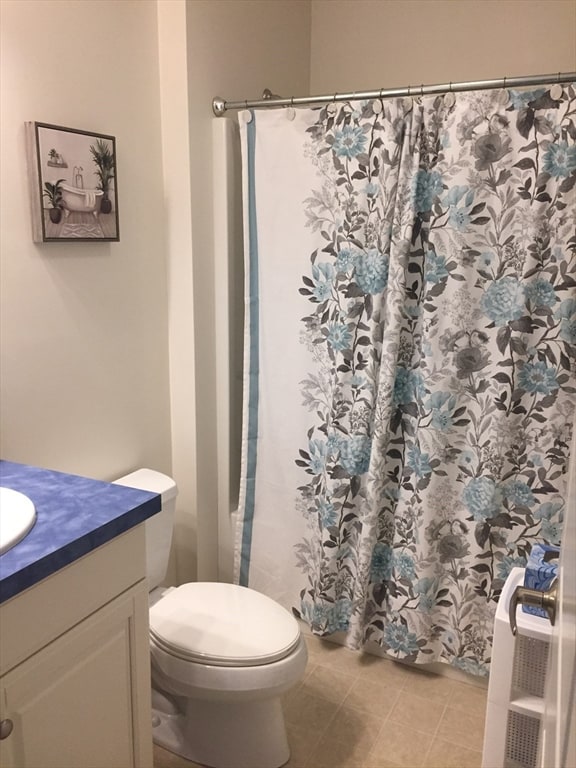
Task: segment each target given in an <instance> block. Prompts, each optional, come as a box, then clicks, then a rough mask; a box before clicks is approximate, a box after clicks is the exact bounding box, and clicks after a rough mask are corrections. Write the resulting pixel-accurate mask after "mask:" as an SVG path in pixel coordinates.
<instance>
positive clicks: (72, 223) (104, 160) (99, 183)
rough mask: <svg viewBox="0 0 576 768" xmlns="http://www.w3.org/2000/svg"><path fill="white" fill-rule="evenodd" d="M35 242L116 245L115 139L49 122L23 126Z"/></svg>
mask: <svg viewBox="0 0 576 768" xmlns="http://www.w3.org/2000/svg"><path fill="white" fill-rule="evenodd" d="M26 148H27V160H28V174H29V177H30V185H29V186H30V204H31V212H32V238H33V240H34V242H35V243H55V242H58V243H61V242H75V243H77V242H82V241H84V242H95V241H96V242H117V241H119V240H120V227H119V215H118V174H117V163H116V139H115V137H114V136H108V135H106V134H103V133H94V132H88V131H82V130H79V129H77V128H65V127H63V126H60V125H51V124H49V123H40V122H28V123H26Z"/></svg>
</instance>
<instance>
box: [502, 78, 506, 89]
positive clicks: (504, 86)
mask: <svg viewBox="0 0 576 768" xmlns="http://www.w3.org/2000/svg"><path fill="white" fill-rule="evenodd" d="M502 87H503V88H506V75H504V81H503V84H502Z"/></svg>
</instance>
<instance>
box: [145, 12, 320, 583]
mask: <svg viewBox="0 0 576 768" xmlns="http://www.w3.org/2000/svg"><path fill="white" fill-rule="evenodd" d="M158 14H159V19H160V31H161V37H160V70H161V77H162V85H163V94H162V125H163V132H164V135H165V142H164V165H165V169H168V168H170V169H171V170H170V171H169V172H166V180H165V188H166V194H167V200H169V201H176V205H177V210H178V211H179V213H178V215H175V210H176V208H174V207H173V204H172V202H170V205H169V208H170V211H171V215H170V225H169V233H168V241H169V243H170V247H169V273H170V278H169V280H170V286H171V294H170V324H171V333H170V358H171V377H172V431H173V468H174V477H175V478H176V481H177V483H178V487H179V489H180V494H179V501H178V514H177V524H178V536H177V563H178V578H179V580H180V581H183V580H189V579H193V578H196V577H198V578H199V579H216V578H218V513H217V486H218V475H217V457H216V451H217V445H216V408H217V402H216V378H215V360H216V357H215V348H216V345H217V344H218V339H217V338H216V334H215V322H216V306H215V297H214V253H213V227H214V222H213V213H212V194H213V189H212V123H213V121H214V120H215V119H216V118H214V117H213V114H212V98H213V97H214V96H217V95H220V96H222V97H224V98H226V99H229V100H234V99H235V98H248V97H254V98H259V97H260V95H261V94H262V91H263V89H264V88H265V87H272V88H275V89H279V90H280V91H281V92H292V91H298V92H307V91H308V87H309V52H310V2H309V1H308V0H302V1H300V0H299V2H297V3H294V2H292V0H274V2H261V0H189V1H188V2H182V0H160V2H159V3H158ZM162 30H164V32H162ZM184 32H185V35H186V37H185V39H184V37H183V35H184ZM182 61H187V71H186V73H185V77H184V76H183V75H182V72H181V65H179V64H178V63H177V62H182ZM170 73H172V74H170ZM185 88H187V97H188V101H187V103H184V102H183V95H184V89H185ZM231 117H232V119H235V115H234V114H233V115H231ZM183 133H187V139H185V138H184V136H183ZM183 194H184V195H185V196H186V195H187V196H188V199H189V201H190V209H189V210H190V211H191V215H190V216H189V218H186V213H185V210H184V206H183V205H181V203H182V195H183ZM191 268H192V271H191ZM192 321H193V323H194V326H193V327H191V325H190V324H191V322H192ZM192 345H193V346H192ZM191 353H193V357H192V356H191ZM196 554H197V559H196V557H195V555H196Z"/></svg>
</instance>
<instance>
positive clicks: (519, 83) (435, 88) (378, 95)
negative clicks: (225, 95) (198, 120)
mask: <svg viewBox="0 0 576 768" xmlns="http://www.w3.org/2000/svg"><path fill="white" fill-rule="evenodd" d="M572 80H574V81H576V72H556V73H554V74H551V75H528V76H525V77H504V78H502V79H500V80H475V81H468V82H462V83H442V84H441V85H409V86H408V87H405V88H382V89H380V90H379V91H354V92H353V93H334V94H326V95H324V96H296V97H294V96H292V97H290V98H289V99H283V98H280V97H279V96H274V95H273V94H272V93H271V92H270V91H269V90H268V89H266V90H265V91H264V94H263V97H262V99H258V100H257V101H225V100H224V99H222V98H220V97H219V96H216V97H215V98H214V99H212V110H213V112H214V114H215V115H216V117H222V116H223V115H224V113H225V112H227V111H228V110H229V109H260V108H261V107H298V106H304V105H305V104H329V103H330V102H336V101H354V100H356V99H391V98H394V97H399V96H428V95H431V94H442V93H449V92H450V91H454V92H456V91H476V90H485V89H489V88H524V87H526V86H529V85H544V84H545V83H568V82H570V81H572Z"/></svg>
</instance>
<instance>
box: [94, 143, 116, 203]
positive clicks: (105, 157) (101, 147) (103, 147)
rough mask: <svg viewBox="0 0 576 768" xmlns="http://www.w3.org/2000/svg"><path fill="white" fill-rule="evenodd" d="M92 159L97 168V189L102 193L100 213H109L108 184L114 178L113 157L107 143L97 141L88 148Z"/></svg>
mask: <svg viewBox="0 0 576 768" xmlns="http://www.w3.org/2000/svg"><path fill="white" fill-rule="evenodd" d="M90 152H91V154H92V159H93V161H94V164H95V165H96V167H97V169H98V170H97V171H96V175H97V176H98V189H100V190H102V192H103V193H104V194H103V195H102V202H101V203H100V212H101V213H110V211H111V210H112V201H111V200H110V198H109V197H108V194H109V192H110V184H111V183H112V179H113V178H114V155H113V154H112V151H111V149H110V147H109V146H108V144H107V142H105V141H103V140H102V139H97V141H96V143H95V144H92V145H91V146H90Z"/></svg>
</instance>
